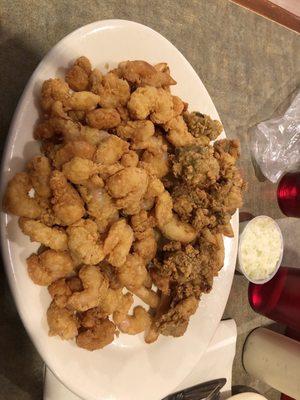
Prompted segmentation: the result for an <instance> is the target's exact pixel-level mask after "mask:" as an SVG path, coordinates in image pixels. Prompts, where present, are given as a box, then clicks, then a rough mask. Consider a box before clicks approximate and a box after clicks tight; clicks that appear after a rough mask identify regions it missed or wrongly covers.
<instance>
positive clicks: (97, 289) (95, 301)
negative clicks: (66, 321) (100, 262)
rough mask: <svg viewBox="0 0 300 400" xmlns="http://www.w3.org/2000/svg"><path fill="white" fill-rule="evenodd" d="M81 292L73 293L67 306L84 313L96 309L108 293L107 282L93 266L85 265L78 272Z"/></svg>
mask: <svg viewBox="0 0 300 400" xmlns="http://www.w3.org/2000/svg"><path fill="white" fill-rule="evenodd" d="M79 278H80V279H81V281H82V285H83V290H82V291H81V292H75V293H73V294H72V295H71V296H70V297H69V299H68V305H69V306H70V307H72V308H73V309H75V310H78V311H86V310H88V309H89V308H93V307H97V306H98V305H99V304H100V302H101V299H102V298H104V297H105V296H106V294H107V291H108V280H107V278H106V277H105V276H104V275H103V274H102V273H101V271H100V269H99V268H98V267H96V266H94V265H85V266H84V267H82V268H81V269H80V271H79Z"/></svg>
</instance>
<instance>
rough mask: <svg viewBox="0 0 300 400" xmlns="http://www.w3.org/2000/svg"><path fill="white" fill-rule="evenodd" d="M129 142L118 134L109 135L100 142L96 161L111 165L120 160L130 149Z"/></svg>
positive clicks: (95, 157)
mask: <svg viewBox="0 0 300 400" xmlns="http://www.w3.org/2000/svg"><path fill="white" fill-rule="evenodd" d="M128 148H129V144H128V143H127V142H126V141H125V140H122V139H120V138H119V137H118V136H115V135H109V136H107V137H106V138H104V139H103V140H102V142H101V143H99V145H98V147H97V150H96V153H95V156H94V161H95V162H96V163H99V164H105V165H111V164H115V163H116V162H117V161H119V160H120V158H121V157H122V155H123V154H124V153H126V152H127V151H128Z"/></svg>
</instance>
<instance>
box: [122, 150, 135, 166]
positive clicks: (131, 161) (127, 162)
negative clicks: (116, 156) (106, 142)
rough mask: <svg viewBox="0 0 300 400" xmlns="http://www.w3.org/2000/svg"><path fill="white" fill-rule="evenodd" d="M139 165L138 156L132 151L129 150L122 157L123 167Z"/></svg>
mask: <svg viewBox="0 0 300 400" xmlns="http://www.w3.org/2000/svg"><path fill="white" fill-rule="evenodd" d="M138 163H139V156H138V154H137V153H136V152H135V151H134V150H129V151H128V152H127V153H125V154H123V155H122V158H121V164H122V165H123V166H124V167H137V165H138Z"/></svg>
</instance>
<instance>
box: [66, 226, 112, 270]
mask: <svg viewBox="0 0 300 400" xmlns="http://www.w3.org/2000/svg"><path fill="white" fill-rule="evenodd" d="M67 234H68V246H69V249H70V251H71V252H72V253H73V254H74V255H75V257H76V258H77V259H78V260H80V261H81V262H82V263H83V264H90V265H96V264H98V263H99V262H100V261H102V260H103V258H104V255H105V254H104V251H103V244H102V243H100V241H99V233H98V229H97V224H96V223H95V222H94V221H92V220H90V219H82V220H80V221H78V222H76V223H75V224H73V225H70V226H69V227H68V229H67Z"/></svg>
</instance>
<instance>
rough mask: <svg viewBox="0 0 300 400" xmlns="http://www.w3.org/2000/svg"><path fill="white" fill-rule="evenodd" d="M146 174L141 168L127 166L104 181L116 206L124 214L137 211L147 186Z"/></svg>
mask: <svg viewBox="0 0 300 400" xmlns="http://www.w3.org/2000/svg"><path fill="white" fill-rule="evenodd" d="M148 181H149V178H148V174H147V173H146V172H145V171H144V170H143V169H141V168H137V167H127V168H124V169H122V170H121V171H119V172H117V173H115V174H114V175H112V176H111V177H109V178H108V179H107V181H106V187H107V191H108V193H109V194H110V195H111V196H112V197H113V198H115V199H116V200H115V204H116V206H117V208H119V209H123V210H124V212H125V213H126V214H129V215H132V214H135V213H137V212H138V211H139V210H140V208H141V200H142V198H143V196H144V194H145V193H146V190H147V187H148Z"/></svg>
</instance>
